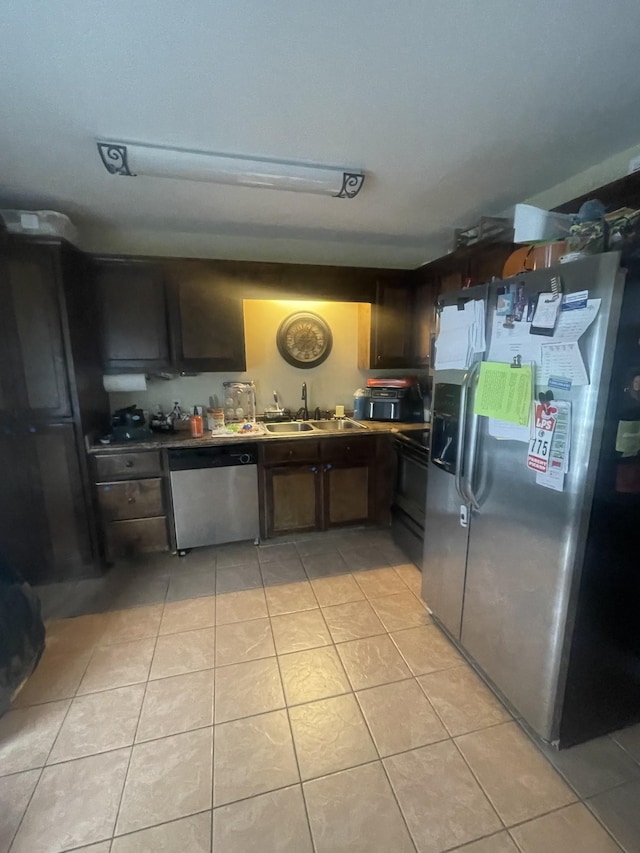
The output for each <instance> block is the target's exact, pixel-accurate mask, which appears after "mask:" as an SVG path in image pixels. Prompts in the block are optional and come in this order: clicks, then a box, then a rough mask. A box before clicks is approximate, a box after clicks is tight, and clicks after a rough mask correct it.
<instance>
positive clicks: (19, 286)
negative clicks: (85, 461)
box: [0, 246, 71, 419]
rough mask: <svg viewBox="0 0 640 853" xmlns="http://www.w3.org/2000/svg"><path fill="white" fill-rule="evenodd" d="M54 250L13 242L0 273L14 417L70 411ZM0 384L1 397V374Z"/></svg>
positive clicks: (62, 414)
mask: <svg viewBox="0 0 640 853" xmlns="http://www.w3.org/2000/svg"><path fill="white" fill-rule="evenodd" d="M55 251H56V250H55V249H49V248H48V247H43V246H30V247H29V248H28V250H27V249H26V248H23V247H12V248H10V250H9V253H8V256H7V258H6V265H5V276H4V277H2V278H0V291H1V292H0V299H1V300H2V311H3V314H4V326H5V328H4V332H5V335H6V338H5V347H6V352H7V356H6V357H5V359H3V360H4V361H5V367H6V368H8V370H9V371H10V374H11V380H12V381H11V394H12V396H13V398H14V401H13V405H12V406H10V408H13V409H14V410H15V411H16V412H17V413H19V415H18V416H19V417H28V418H35V419H40V418H42V419H44V418H65V417H69V416H70V415H71V400H70V396H69V384H68V380H67V364H66V360H65V347H64V337H63V329H62V315H61V306H60V302H59V300H60V290H59V287H58V281H57V266H56V259H55ZM5 376H6V372H5ZM2 384H3V396H6V395H7V393H8V387H9V383H8V382H7V380H6V379H5V380H4V382H3V383H2ZM5 404H6V401H5Z"/></svg>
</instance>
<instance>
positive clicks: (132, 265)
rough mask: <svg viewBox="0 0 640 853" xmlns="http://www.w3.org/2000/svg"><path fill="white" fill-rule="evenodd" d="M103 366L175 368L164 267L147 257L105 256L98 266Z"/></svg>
mask: <svg viewBox="0 0 640 853" xmlns="http://www.w3.org/2000/svg"><path fill="white" fill-rule="evenodd" d="M94 274H95V282H96V286H97V288H98V292H99V299H100V313H101V321H102V322H101V325H102V356H103V363H104V367H105V370H109V371H113V372H118V371H120V370H122V371H127V370H138V371H146V370H150V371H153V370H168V369H169V368H170V366H171V353H170V348H169V326H168V317H167V299H166V287H165V281H164V276H163V272H162V268H161V267H160V266H158V265H155V264H153V263H150V262H147V261H135V260H129V261H127V260H104V261H98V262H97V263H96V264H95V266H94Z"/></svg>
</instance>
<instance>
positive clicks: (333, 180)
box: [97, 141, 365, 198]
mask: <svg viewBox="0 0 640 853" xmlns="http://www.w3.org/2000/svg"><path fill="white" fill-rule="evenodd" d="M97 145H98V152H99V154H100V158H101V159H102V162H103V164H104V166H105V168H106V170H107V172H109V174H110V175H128V176H129V177H135V176H136V175H146V176H148V177H155V178H178V179H181V180H184V181H211V182H213V183H216V184H232V185H234V186H241V187H262V188H263V189H271V190H288V191H290V192H298V193H316V194H319V195H330V196H333V197H334V198H355V196H357V195H358V193H359V192H360V190H361V189H362V184H363V183H364V178H365V176H364V174H363V173H362V172H359V171H352V170H348V169H337V168H332V167H329V166H306V165H303V164H299V163H284V162H280V161H273V160H251V159H248V158H245V157H230V156H227V155H223V154H208V153H206V152H203V151H184V150H182V149H180V148H161V147H159V146H155V145H138V144H132V143H129V142H100V141H98V142H97Z"/></svg>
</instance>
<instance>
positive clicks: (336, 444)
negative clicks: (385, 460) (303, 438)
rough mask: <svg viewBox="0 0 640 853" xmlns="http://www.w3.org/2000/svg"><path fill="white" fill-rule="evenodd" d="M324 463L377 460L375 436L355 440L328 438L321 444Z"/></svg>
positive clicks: (359, 437)
mask: <svg viewBox="0 0 640 853" xmlns="http://www.w3.org/2000/svg"><path fill="white" fill-rule="evenodd" d="M320 455H321V458H322V461H323V462H356V461H358V462H360V461H362V460H367V459H371V460H372V461H373V460H374V459H375V455H376V439H375V436H373V435H366V436H357V437H354V438H327V439H325V440H324V441H322V442H321V443H320Z"/></svg>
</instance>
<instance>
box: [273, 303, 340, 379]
mask: <svg viewBox="0 0 640 853" xmlns="http://www.w3.org/2000/svg"><path fill="white" fill-rule="evenodd" d="M276 342H277V344H278V350H279V351H280V355H281V356H282V357H283V358H284V360H285V361H287V362H289V364H292V365H293V366H294V367H317V366H318V365H319V364H322V362H323V361H325V360H326V359H327V358H328V357H329V353H330V352H331V345H332V343H333V336H332V335H331V329H330V328H329V326H328V325H327V324H326V323H325V321H324V320H323V319H322V317H320V316H318V314H312V313H311V312H310V311H299V312H297V313H295V314H290V315H289V316H288V317H285V319H284V320H283V321H282V323H280V327H279V329H278V333H277V335H276Z"/></svg>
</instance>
